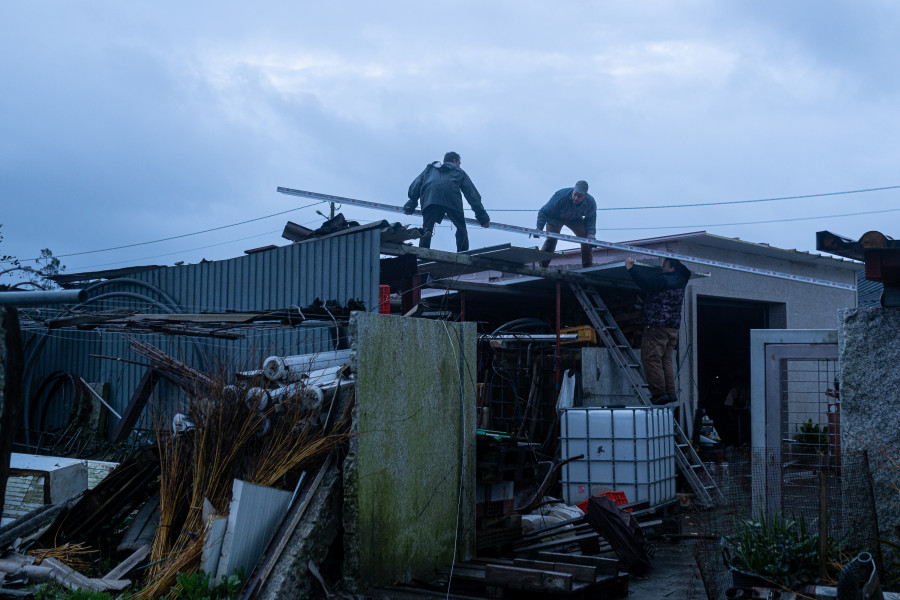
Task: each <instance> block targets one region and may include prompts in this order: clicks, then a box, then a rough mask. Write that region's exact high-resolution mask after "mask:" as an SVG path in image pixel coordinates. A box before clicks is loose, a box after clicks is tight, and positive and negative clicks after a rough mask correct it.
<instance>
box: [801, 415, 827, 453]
mask: <svg viewBox="0 0 900 600" xmlns="http://www.w3.org/2000/svg"><path fill="white" fill-rule="evenodd" d="M794 440H796V441H797V442H798V443H799V444H800V447H801V448H802V449H803V450H806V451H808V452H822V451H823V449H824V447H825V446H826V445H827V444H828V425H821V426H820V425H819V424H818V423H813V420H812V419H808V420H807V421H806V423H802V424H800V426H799V427H797V434H796V435H795V436H794Z"/></svg>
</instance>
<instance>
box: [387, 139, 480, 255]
mask: <svg viewBox="0 0 900 600" xmlns="http://www.w3.org/2000/svg"><path fill="white" fill-rule="evenodd" d="M459 163H460V160H459V154H457V153H456V152H448V153H447V154H445V155H444V162H443V164H442V163H439V162H437V161H435V162H433V163H431V164H430V165H428V166H427V167H425V170H424V171H422V172H421V173H419V176H418V177H416V178H415V180H414V181H413V182H412V184H411V185H410V186H409V194H408V196H409V202H407V203H406V204H404V205H403V212H404V213H406V214H408V215H411V214H413V211H414V210H416V206H417V205H418V204H419V200H420V199H421V200H422V228H423V229H425V236H424V237H423V238H422V239H421V240H419V248H431V238H432V236H433V235H434V226H435V224H437V223H440V222H441V221H443V220H444V217H445V216H446V217H448V218H449V219H450V221H451V222H452V223H453V224H454V225H456V251H457V252H465V251H466V250H468V249H469V233H468V231H466V221H465V215H464V214H463V205H462V196H461V195H460V192H462V193H463V194H465V196H466V201H467V202H468V203H469V206H471V207H472V210H474V211H475V218H476V219H477V220H478V222H479V223H480V224H481V226H482V227H487V226H488V225H490V224H491V218H490V217H489V216H488V214H487V211H485V210H484V206H482V204H481V194H479V193H478V190H476V189H475V186H474V185H473V184H472V180H471V179H469V176H468V175H466V172H465V171H463V170H462V169H460V168H459Z"/></svg>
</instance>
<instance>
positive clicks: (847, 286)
mask: <svg viewBox="0 0 900 600" xmlns="http://www.w3.org/2000/svg"><path fill="white" fill-rule="evenodd" d="M277 191H278V192H280V193H282V194H287V195H289V196H299V197H301V198H313V199H316V200H322V201H325V202H336V203H340V204H352V205H354V206H360V207H363V208H370V209H373V210H380V211H386V212H393V213H401V214H406V213H405V212H404V210H403V207H402V206H396V205H394V204H383V203H381V202H370V201H368V200H357V199H355V198H346V197H343V196H332V195H330V194H320V193H318V192H308V191H305V190H295V189H292V188H285V187H279V188H277ZM413 213H414V214H417V215H421V214H422V212H421V211H419V210H415V211H413ZM465 222H466V223H468V224H470V225H477V226H479V227H480V226H481V224H480V223H479V222H478V221H476V220H475V219H469V218H466V219H465ZM488 229H497V230H500V231H509V232H511V233H518V234H522V235H532V236H539V237H548V238H555V239H557V240H563V241H566V242H576V243H578V244H587V245H589V246H596V247H598V248H607V249H609V250H622V251H625V252H631V253H634V254H647V255H650V256H657V257H659V258H675V259H678V260H680V261H683V262H689V263H694V264H699V265H707V266H710V267H718V268H720V269H730V270H732V271H742V272H744V273H755V274H757V275H764V276H766V277H776V278H778V279H787V280H789V281H798V282H801V283H809V284H812V285H821V286H825V287H830V288H837V289H842V290H851V291H856V285H855V284H851V283H841V282H839V281H830V280H827V279H818V278H815V277H804V276H802V275H794V274H792V273H782V272H780V271H773V270H771V269H761V268H759V267H748V266H746V265H739V264H736V263H730V262H723V261H719V260H713V259H710V258H700V257H697V256H687V255H685V254H676V253H674V252H665V251H663V250H651V249H649V248H641V247H640V246H631V245H629V244H620V243H616V242H604V241H601V240H597V239H594V238H588V237H579V236H577V235H567V234H565V233H553V232H551V231H544V230H542V229H532V228H530V227H521V226H519V225H507V224H506V223H496V222H494V221H491V222H490V224H489V225H488Z"/></svg>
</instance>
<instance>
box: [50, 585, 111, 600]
mask: <svg viewBox="0 0 900 600" xmlns="http://www.w3.org/2000/svg"><path fill="white" fill-rule="evenodd" d="M34 599H35V600H115V599H116V596H113V595H112V594H110V593H109V592H95V591H93V590H86V589H83V588H77V589H74V590H73V589H69V588H67V587H65V586H63V585H60V584H58V583H55V582H53V583H45V584H43V585H39V586H37V587H36V588H35V590H34Z"/></svg>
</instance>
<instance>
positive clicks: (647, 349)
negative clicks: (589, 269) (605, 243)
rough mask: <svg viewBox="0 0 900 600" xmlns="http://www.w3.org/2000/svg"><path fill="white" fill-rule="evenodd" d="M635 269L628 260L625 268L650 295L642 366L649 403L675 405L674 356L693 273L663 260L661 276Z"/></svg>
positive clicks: (645, 316) (647, 300)
mask: <svg viewBox="0 0 900 600" xmlns="http://www.w3.org/2000/svg"><path fill="white" fill-rule="evenodd" d="M632 267H634V258H633V257H630V256H629V257H628V258H626V259H625V268H626V269H628V274H629V275H631V278H632V279H633V280H634V282H635V283H636V284H637V285H638V287H639V288H641V289H642V290H644V291H645V292H647V296H646V297H645V298H644V332H643V336H642V341H641V362H642V363H643V364H644V374H645V375H646V376H647V385H648V387H649V388H650V402H651V403H653V404H668V403H669V402H675V401H677V400H678V392H677V391H676V388H675V369H674V367H673V365H672V354H673V352H674V350H675V346H677V345H678V329H679V327H680V326H681V307H682V305H683V304H684V288H685V287H686V286H687V283H688V280H689V279H690V278H691V271H690V270H689V269H688V268H687V267H685V266H684V265H683V264H681V263H680V262H679V261H678V260H676V259H674V258H664V259H662V262H661V264H660V268H659V271H660V272H659V273H658V274H656V275H645V274H643V273H641V272H640V271H639V270H638V269H634V268H632Z"/></svg>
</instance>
